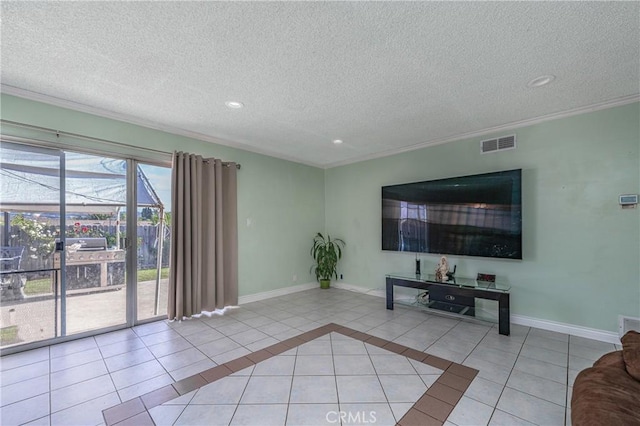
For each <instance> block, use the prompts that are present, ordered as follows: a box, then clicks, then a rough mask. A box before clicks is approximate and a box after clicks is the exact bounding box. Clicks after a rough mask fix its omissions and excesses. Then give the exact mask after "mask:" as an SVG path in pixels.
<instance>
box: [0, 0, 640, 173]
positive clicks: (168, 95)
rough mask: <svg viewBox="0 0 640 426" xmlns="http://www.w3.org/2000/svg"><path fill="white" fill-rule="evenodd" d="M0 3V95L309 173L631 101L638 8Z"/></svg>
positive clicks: (639, 56) (638, 44) (638, 48)
mask: <svg viewBox="0 0 640 426" xmlns="http://www.w3.org/2000/svg"><path fill="white" fill-rule="evenodd" d="M1 8H2V9H1V10H2V29H1V31H2V34H1V35H2V39H1V43H2V44H1V47H2V58H1V65H2V74H1V78H2V90H3V91H4V92H7V93H14V94H15V93H17V94H20V95H22V96H27V97H29V96H31V97H36V98H40V99H48V100H50V101H52V102H54V103H55V102H58V103H60V102H63V103H66V104H67V105H71V106H74V105H75V107H77V108H83V106H86V107H90V108H91V109H92V110H93V111H96V110H97V111H102V112H103V113H104V114H105V115H110V116H117V117H120V118H125V119H127V120H129V121H133V122H137V123H144V124H147V125H149V126H151V127H157V128H162V129H169V130H170V131H173V132H175V133H179V134H192V135H193V134H196V135H199V137H200V138H202V139H205V140H210V141H213V142H217V143H223V144H226V145H231V146H236V147H240V148H244V149H249V150H251V151H255V152H260V153H266V154H270V155H274V156H277V157H281V158H286V159H292V160H295V161H300V162H303V163H307V164H313V165H317V166H321V167H328V166H332V165H337V164H345V163H349V162H354V161H358V160H361V159H365V158H373V157H376V156H382V155H387V154H391V153H394V152H399V151H406V150H409V149H413V148H416V147H421V146H426V145H429V144H434V143H441V142H443V141H446V140H451V139H455V138H459V137H461V136H465V135H476V134H480V133H482V132H487V131H489V130H492V129H493V130H496V129H505V128H508V127H510V126H511V127H513V126H517V125H519V124H523V123H526V122H531V120H535V119H538V118H540V117H546V116H557V114H560V113H563V112H566V111H574V110H576V109H578V110H583V109H584V108H590V107H598V106H600V107H601V106H604V105H612V104H616V103H624V102H629V101H631V100H637V99H638V93H639V82H640V71H639V68H640V2H637V1H634V2H622V3H621V2H596V3H591V2H540V3H538V2H536V3H529V2H472V3H467V2H464V3H462V2H445V3H440V2H401V3H397V2H376V3H373V2H299V3H298V2H286V3H279V2H264V3H263V2H260V3H254V2H162V3H155V2H136V3H126V2H97V3H96V2H42V3H34V2H10V1H3V2H2V6H1ZM543 74H553V75H555V76H556V80H555V81H554V82H553V83H551V84H550V85H548V86H545V87H542V88H538V89H532V88H529V87H527V82H529V81H530V80H531V79H533V78H535V77H538V76H540V75H543ZM43 95H44V96H43ZM228 100H237V101H241V102H243V103H244V104H245V107H244V108H243V109H241V110H231V109H229V108H227V107H226V106H225V101H228ZM67 101H68V103H67ZM336 138H339V139H343V140H344V143H343V144H342V145H340V146H336V145H334V144H333V143H332V142H331V141H332V140H333V139H336Z"/></svg>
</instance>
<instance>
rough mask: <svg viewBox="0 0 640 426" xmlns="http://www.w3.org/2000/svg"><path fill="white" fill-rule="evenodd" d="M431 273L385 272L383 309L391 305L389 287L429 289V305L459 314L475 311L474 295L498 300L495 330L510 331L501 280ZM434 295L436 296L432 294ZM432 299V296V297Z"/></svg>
mask: <svg viewBox="0 0 640 426" xmlns="http://www.w3.org/2000/svg"><path fill="white" fill-rule="evenodd" d="M435 278H436V277H435V275H433V274H423V275H410V274H388V275H387V309H393V304H394V297H393V287H394V286H398V287H408V288H415V289H419V290H425V291H428V292H429V293H430V302H429V305H431V306H429V307H430V308H432V309H434V312H436V311H435V310H441V311H444V312H449V313H451V312H454V313H459V314H461V315H465V314H466V315H470V316H474V315H475V305H474V302H473V300H474V298H478V299H487V300H496V301H497V302H498V331H499V332H500V334H504V335H506V336H508V335H509V333H510V318H509V290H510V289H511V287H510V286H509V285H508V284H506V283H504V282H499V281H496V282H490V281H478V280H474V279H470V278H457V277H456V278H454V279H453V280H451V281H443V282H440V281H436V279H435ZM432 295H433V296H436V297H433V298H432ZM433 299H435V300H433Z"/></svg>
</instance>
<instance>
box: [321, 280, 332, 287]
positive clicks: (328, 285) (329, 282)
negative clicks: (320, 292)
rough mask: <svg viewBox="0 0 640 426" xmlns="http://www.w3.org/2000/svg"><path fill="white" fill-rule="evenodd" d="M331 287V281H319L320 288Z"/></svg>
mask: <svg viewBox="0 0 640 426" xmlns="http://www.w3.org/2000/svg"><path fill="white" fill-rule="evenodd" d="M330 286H331V280H320V288H329V287H330Z"/></svg>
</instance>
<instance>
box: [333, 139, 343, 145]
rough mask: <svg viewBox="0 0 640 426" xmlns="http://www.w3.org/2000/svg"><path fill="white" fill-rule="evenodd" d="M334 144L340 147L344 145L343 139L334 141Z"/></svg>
mask: <svg viewBox="0 0 640 426" xmlns="http://www.w3.org/2000/svg"><path fill="white" fill-rule="evenodd" d="M333 143H334V144H336V145H340V144H341V143H342V139H334V140H333Z"/></svg>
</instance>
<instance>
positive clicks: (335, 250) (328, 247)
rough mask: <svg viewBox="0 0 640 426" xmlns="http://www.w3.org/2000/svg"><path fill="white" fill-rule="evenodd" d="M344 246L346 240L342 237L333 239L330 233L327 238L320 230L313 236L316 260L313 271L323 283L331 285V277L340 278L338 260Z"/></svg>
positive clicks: (313, 255)
mask: <svg viewBox="0 0 640 426" xmlns="http://www.w3.org/2000/svg"><path fill="white" fill-rule="evenodd" d="M344 246H345V242H344V241H342V240H341V239H340V238H334V239H331V236H330V235H328V234H327V237H326V238H325V236H324V235H322V234H321V233H320V232H318V233H317V234H316V236H315V237H314V238H313V247H311V257H313V260H315V265H313V266H312V267H311V271H312V272H315V274H316V279H317V280H318V282H320V284H321V285H324V286H326V287H329V281H330V280H331V278H336V279H337V278H338V272H337V266H338V260H340V259H341V258H342V249H343V248H344ZM323 281H324V283H323Z"/></svg>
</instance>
